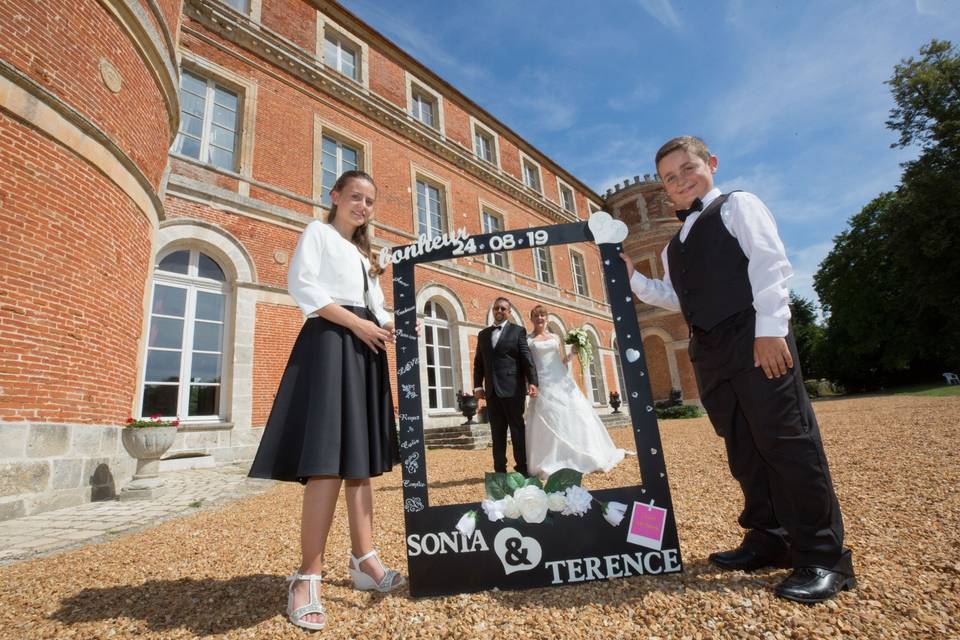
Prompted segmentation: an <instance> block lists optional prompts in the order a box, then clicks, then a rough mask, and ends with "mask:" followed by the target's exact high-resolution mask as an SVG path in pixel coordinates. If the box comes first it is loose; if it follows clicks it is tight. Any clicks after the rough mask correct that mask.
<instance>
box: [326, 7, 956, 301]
mask: <svg viewBox="0 0 960 640" xmlns="http://www.w3.org/2000/svg"><path fill="white" fill-rule="evenodd" d="M342 1H343V3H344V6H346V7H347V9H349V10H350V11H352V12H354V13H355V14H357V15H358V16H359V17H360V18H361V19H363V20H365V21H366V22H368V23H369V24H370V25H371V26H373V27H374V28H375V29H377V30H378V31H380V33H382V34H383V35H385V36H386V37H388V38H389V39H391V40H392V41H393V42H394V43H396V44H397V45H398V46H400V47H401V48H403V49H404V50H405V51H407V52H408V53H409V54H410V55H412V56H413V57H415V58H417V59H418V60H419V61H420V62H421V63H423V64H425V65H426V66H427V67H429V68H430V69H431V70H432V71H434V72H435V73H437V74H438V75H440V76H441V77H442V78H444V79H445V80H446V81H447V82H449V83H450V84H452V85H453V86H454V87H456V88H457V89H458V90H460V91H461V92H462V93H463V94H464V95H466V96H468V97H469V98H470V99H471V100H473V101H474V102H476V103H478V104H480V105H481V106H482V107H484V108H485V109H486V110H487V111H489V112H490V113H491V114H492V115H493V116H494V117H496V118H498V119H499V120H500V121H501V122H503V123H504V124H506V125H507V126H508V127H510V128H511V129H513V130H514V131H515V132H517V134H519V135H520V136H522V137H523V138H525V139H526V140H527V141H529V142H530V143H531V144H533V145H534V146H535V147H537V148H538V149H539V150H540V151H542V152H544V153H546V154H547V155H548V156H549V157H550V158H552V159H553V160H554V161H555V162H557V163H558V164H560V166H562V167H564V168H565V169H566V170H568V171H570V172H571V173H572V174H573V175H575V176H577V177H578V178H579V179H580V180H582V181H583V182H584V183H586V184H588V185H590V186H591V187H592V188H593V189H594V190H595V191H597V192H598V193H600V194H603V193H604V192H605V191H606V190H607V188H609V187H611V186H613V185H614V184H615V183H617V182H622V181H623V180H624V179H627V178H629V179H631V180H632V177H633V176H634V175H638V174H644V173H653V172H654V167H653V155H654V153H655V152H656V150H657V148H658V147H659V146H660V144H661V143H663V142H665V141H666V140H667V139H669V138H671V137H673V136H676V135H681V134H685V133H690V134H694V135H699V136H701V137H703V138H704V139H705V140H706V141H707V144H708V145H709V146H710V148H711V151H712V152H713V153H714V154H716V155H717V156H718V158H719V160H720V170H719V172H718V173H717V177H716V181H717V185H718V186H719V187H720V188H721V189H724V190H730V189H745V190H748V191H753V192H754V193H756V194H757V195H759V196H760V197H761V198H762V199H763V200H764V201H765V202H766V203H767V205H768V206H769V207H770V209H771V210H772V211H773V213H774V216H775V217H776V219H777V222H778V225H779V228H780V232H781V235H782V237H783V239H784V243H785V244H786V246H787V253H788V256H789V257H790V260H791V261H792V263H793V265H794V269H795V271H796V275H795V276H794V278H793V280H792V281H791V283H790V286H791V288H792V289H793V290H795V291H796V292H797V293H799V294H800V295H802V296H804V297H806V298H808V299H812V300H816V294H815V292H814V291H813V287H812V276H813V274H814V272H815V271H816V269H817V265H818V264H819V262H820V261H821V260H822V259H823V257H824V256H826V254H827V252H828V251H829V250H830V248H831V246H832V244H833V238H834V236H836V235H837V234H838V233H839V232H841V231H842V230H843V229H844V228H845V226H846V222H847V220H848V219H849V218H850V217H851V216H852V215H854V214H856V213H857V212H859V211H860V209H861V208H862V207H863V206H864V205H866V204H867V203H868V202H869V201H870V200H872V199H873V198H874V197H876V196H877V195H879V194H880V193H881V192H883V191H887V190H890V189H893V188H895V187H896V185H897V183H898V182H899V178H900V166H899V163H900V162H903V161H904V160H908V159H910V158H913V157H915V156H916V153H917V151H916V149H902V150H901V149H891V148H890V144H891V143H892V142H894V141H895V140H896V139H897V138H896V136H895V135H894V133H893V132H892V131H890V130H888V129H887V128H886V127H885V125H884V122H885V121H886V119H887V117H888V114H889V111H890V109H891V107H892V106H893V100H892V98H891V95H890V91H889V87H888V86H887V85H885V84H884V81H885V80H887V79H889V78H890V76H891V75H892V72H893V66H894V65H895V64H896V63H897V62H899V61H900V60H901V59H903V58H906V57H910V56H917V55H918V52H919V49H920V47H921V46H922V45H923V44H925V43H927V42H929V41H930V39H931V38H939V39H947V40H952V41H953V42H954V43H955V44H960V2H958V1H957V0H901V1H895V0H871V1H864V2H846V1H844V2H835V1H824V0H814V1H809V2H808V1H800V2H796V1H779V2H765V1H755V2H747V1H745V0H726V1H713V2H707V1H703V2H677V1H676V0H591V1H590V2H589V3H586V2H581V1H576V0H522V1H517V2H514V1H510V0H470V1H465V0H459V1H458V0H342ZM585 7H587V8H585Z"/></svg>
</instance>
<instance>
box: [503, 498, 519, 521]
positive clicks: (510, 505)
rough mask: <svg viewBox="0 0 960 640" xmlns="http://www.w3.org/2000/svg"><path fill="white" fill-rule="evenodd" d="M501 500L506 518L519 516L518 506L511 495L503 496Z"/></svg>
mask: <svg viewBox="0 0 960 640" xmlns="http://www.w3.org/2000/svg"><path fill="white" fill-rule="evenodd" d="M501 502H503V515H504V516H506V517H507V518H519V517H520V507H519V506H518V505H517V501H516V500H514V499H513V496H504V497H503V500H501Z"/></svg>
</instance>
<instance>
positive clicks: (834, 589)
mask: <svg viewBox="0 0 960 640" xmlns="http://www.w3.org/2000/svg"><path fill="white" fill-rule="evenodd" d="M856 586H857V579H856V578H855V577H854V576H852V575H847V574H845V573H841V572H839V571H831V570H830V569H823V568H822V567H799V568H797V569H794V570H793V572H792V573H791V574H790V575H789V576H787V579H786V580H784V581H783V582H781V583H780V584H779V585H777V588H776V590H775V593H776V594H777V595H778V596H780V597H781V598H786V599H787V600H793V601H794V602H802V603H804V604H816V603H818V602H824V601H826V600H829V599H830V598H832V597H833V596H835V595H837V594H838V593H840V592H841V591H843V590H845V589H853V588H854V587H856Z"/></svg>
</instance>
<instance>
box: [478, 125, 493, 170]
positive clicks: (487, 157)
mask: <svg viewBox="0 0 960 640" xmlns="http://www.w3.org/2000/svg"><path fill="white" fill-rule="evenodd" d="M473 152H474V153H475V154H477V157H478V158H480V159H481V160H483V161H485V162H489V163H490V164H492V165H494V166H497V137H496V135H495V134H494V133H493V132H492V131H490V130H488V129H486V128H485V127H482V126H480V125H479V124H478V123H476V122H474V123H473Z"/></svg>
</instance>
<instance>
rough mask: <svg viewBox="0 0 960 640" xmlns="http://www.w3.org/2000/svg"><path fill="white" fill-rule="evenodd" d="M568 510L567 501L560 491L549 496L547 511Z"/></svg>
mask: <svg viewBox="0 0 960 640" xmlns="http://www.w3.org/2000/svg"><path fill="white" fill-rule="evenodd" d="M566 508H567V499H566V498H565V497H564V496H563V494H562V493H561V492H559V491H555V492H553V493H548V494H547V509H550V511H563V510H564V509H566Z"/></svg>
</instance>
